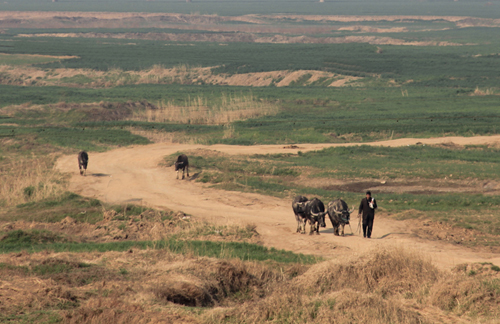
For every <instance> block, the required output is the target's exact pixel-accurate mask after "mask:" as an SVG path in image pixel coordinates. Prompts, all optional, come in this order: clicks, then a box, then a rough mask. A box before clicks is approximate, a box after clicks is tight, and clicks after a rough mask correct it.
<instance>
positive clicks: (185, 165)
mask: <svg viewBox="0 0 500 324" xmlns="http://www.w3.org/2000/svg"><path fill="white" fill-rule="evenodd" d="M184 169H186V171H187V176H188V177H189V161H188V157H187V156H186V154H181V155H179V156H178V157H177V161H176V162H175V171H176V172H177V179H179V170H182V179H184Z"/></svg>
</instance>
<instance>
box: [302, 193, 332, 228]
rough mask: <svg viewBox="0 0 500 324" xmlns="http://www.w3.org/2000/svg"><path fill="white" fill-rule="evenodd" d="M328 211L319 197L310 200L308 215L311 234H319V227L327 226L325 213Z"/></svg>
mask: <svg viewBox="0 0 500 324" xmlns="http://www.w3.org/2000/svg"><path fill="white" fill-rule="evenodd" d="M326 214H327V211H325V205H324V204H323V202H322V201H321V200H319V199H318V198H313V199H312V200H310V201H309V203H308V204H307V206H306V217H307V220H308V221H309V225H311V229H310V231H309V235H312V234H313V233H316V234H317V235H319V227H320V226H321V227H326V224H325V215H326Z"/></svg>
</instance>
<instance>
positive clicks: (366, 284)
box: [297, 249, 439, 296]
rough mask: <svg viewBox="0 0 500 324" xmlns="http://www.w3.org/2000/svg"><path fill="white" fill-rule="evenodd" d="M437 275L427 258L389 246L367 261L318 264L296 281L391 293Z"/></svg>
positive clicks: (419, 286) (320, 286)
mask: <svg viewBox="0 0 500 324" xmlns="http://www.w3.org/2000/svg"><path fill="white" fill-rule="evenodd" d="M438 278H439V271H438V269H437V268H436V267H435V266H433V265H432V263H431V262H430V260H425V259H423V258H421V257H420V256H418V255H416V254H412V253H409V252H407V251H405V250H402V249H391V250H381V251H377V252H376V253H374V254H373V255H370V256H369V257H368V259H367V260H366V261H363V260H362V259H361V260H357V261H355V262H354V263H351V264H349V263H347V264H345V263H344V264H337V263H336V262H335V261H331V262H324V263H320V264H318V265H316V266H313V267H311V269H310V270H308V271H307V272H306V273H305V274H304V275H303V276H301V277H299V278H297V284H298V285H300V286H305V285H306V283H308V285H310V287H311V288H310V289H313V290H314V291H318V290H319V291H323V292H324V291H335V290H339V289H342V288H343V287H349V288H351V289H354V290H356V291H362V292H364V291H370V292H375V293H380V294H382V295H384V296H390V295H394V294H398V293H402V292H412V293H414V292H416V291H418V290H420V289H422V288H423V287H422V285H423V283H426V284H432V283H434V282H435V281H437V279H438Z"/></svg>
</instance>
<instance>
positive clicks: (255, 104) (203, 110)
mask: <svg viewBox="0 0 500 324" xmlns="http://www.w3.org/2000/svg"><path fill="white" fill-rule="evenodd" d="M278 111H279V107H278V106H277V105H275V104H272V103H269V102H265V101H262V100H259V99H257V98H255V97H254V96H253V95H252V94H248V95H243V94H242V95H240V96H234V97H233V96H229V95H225V94H223V95H222V96H221V98H220V104H218V105H212V106H210V105H209V104H208V99H207V98H203V97H197V98H194V99H188V100H187V101H186V102H185V104H184V105H183V106H179V105H175V104H173V103H172V102H169V103H161V104H160V105H159V107H156V108H146V110H145V111H138V112H135V114H134V115H133V116H132V117H131V118H130V119H131V120H137V121H147V122H159V123H164V122H176V123H183V124H208V125H223V124H228V123H231V122H234V121H237V120H244V119H249V118H256V117H261V116H268V115H274V114H276V113H278Z"/></svg>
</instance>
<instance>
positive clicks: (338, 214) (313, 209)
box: [292, 196, 354, 236]
mask: <svg viewBox="0 0 500 324" xmlns="http://www.w3.org/2000/svg"><path fill="white" fill-rule="evenodd" d="M292 208H293V212H294V213H295V219H296V220H297V233H301V234H305V233H306V223H307V222H309V225H310V226H311V229H310V231H309V235H312V234H313V233H316V234H318V235H319V227H320V226H321V227H326V223H325V216H326V214H328V217H329V218H330V221H331V222H332V226H333V234H335V235H339V234H340V235H342V236H344V227H345V225H348V224H349V220H350V218H351V213H352V212H353V210H354V208H353V209H351V210H349V209H348V207H347V204H346V202H345V201H343V200H342V199H335V200H332V201H330V202H329V203H328V206H327V208H325V205H324V204H323V202H322V201H321V200H319V199H318V198H313V199H311V200H309V199H307V198H306V197H304V196H297V197H295V198H294V199H293V202H292ZM339 229H340V233H339Z"/></svg>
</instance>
